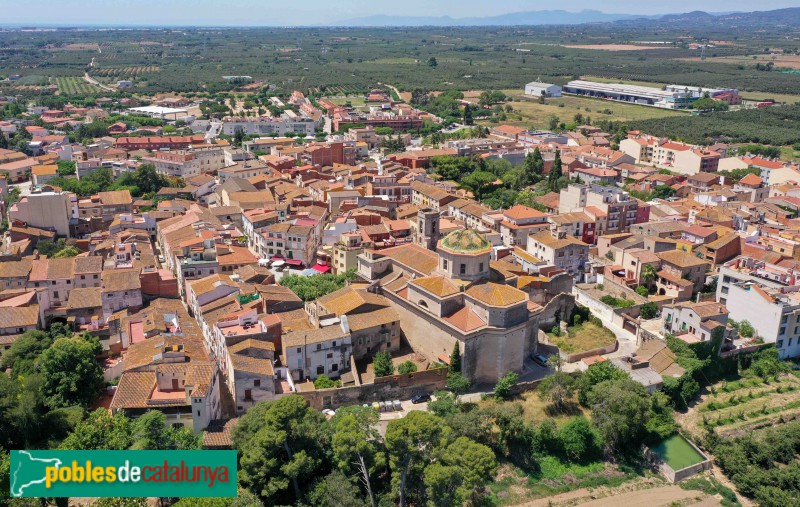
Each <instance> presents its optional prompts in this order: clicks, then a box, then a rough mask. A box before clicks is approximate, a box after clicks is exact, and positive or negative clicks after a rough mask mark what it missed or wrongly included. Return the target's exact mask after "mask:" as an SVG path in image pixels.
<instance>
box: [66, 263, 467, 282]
mask: <svg viewBox="0 0 800 507" xmlns="http://www.w3.org/2000/svg"><path fill="white" fill-rule="evenodd" d="M458 271H459V273H460V274H462V275H465V274H467V265H466V264H462V265H461V267H460V268H459V270H458ZM53 283H55V282H53Z"/></svg>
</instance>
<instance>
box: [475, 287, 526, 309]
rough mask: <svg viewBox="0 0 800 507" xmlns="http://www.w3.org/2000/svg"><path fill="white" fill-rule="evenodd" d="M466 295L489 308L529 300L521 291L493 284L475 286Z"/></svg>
mask: <svg viewBox="0 0 800 507" xmlns="http://www.w3.org/2000/svg"><path fill="white" fill-rule="evenodd" d="M466 294H467V295H468V296H470V297H472V298H475V299H477V300H478V301H481V302H483V303H485V304H487V305H489V306H511V305H515V304H518V303H522V302H524V301H526V300H527V299H528V296H527V294H525V293H524V292H522V291H521V290H519V289H515V288H514V287H511V286H510V285H503V284H499V283H492V282H487V283H482V284H478V285H473V286H472V287H470V288H469V289H467V292H466Z"/></svg>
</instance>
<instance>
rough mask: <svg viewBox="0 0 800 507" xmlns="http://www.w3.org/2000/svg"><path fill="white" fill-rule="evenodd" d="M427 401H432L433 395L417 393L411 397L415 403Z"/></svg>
mask: <svg viewBox="0 0 800 507" xmlns="http://www.w3.org/2000/svg"><path fill="white" fill-rule="evenodd" d="M426 401H431V395H430V394H428V393H417V394H415V395H414V396H412V397H411V403H413V404H414V405H416V404H418V403H425V402H426Z"/></svg>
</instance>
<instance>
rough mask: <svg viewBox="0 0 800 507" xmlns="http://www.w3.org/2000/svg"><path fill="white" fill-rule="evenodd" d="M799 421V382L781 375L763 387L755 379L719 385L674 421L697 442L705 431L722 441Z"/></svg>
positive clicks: (792, 376)
mask: <svg viewBox="0 0 800 507" xmlns="http://www.w3.org/2000/svg"><path fill="white" fill-rule="evenodd" d="M797 417H800V380H798V378H797V377H795V376H794V375H783V376H781V377H780V378H779V379H778V381H777V382H776V381H771V382H769V383H765V382H764V381H763V380H762V379H760V378H758V377H753V378H743V379H741V380H738V381H735V382H719V383H717V384H715V385H714V386H712V387H711V388H710V389H709V390H708V391H707V392H706V394H704V395H703V396H702V397H701V399H700V401H699V402H698V403H696V404H695V405H694V406H693V407H692V408H691V409H690V410H689V411H688V412H687V413H686V414H679V415H678V417H677V420H678V422H679V424H680V425H681V426H682V427H683V429H684V430H685V431H686V432H687V433H689V434H691V435H692V436H694V437H695V438H700V437H702V436H703V435H704V433H705V428H706V427H713V428H714V429H715V430H716V432H717V434H719V435H720V436H723V437H733V436H739V435H744V434H746V433H750V432H752V431H755V430H758V429H760V428H768V427H771V426H774V425H776V424H779V423H780V422H782V421H788V420H791V419H794V418H797Z"/></svg>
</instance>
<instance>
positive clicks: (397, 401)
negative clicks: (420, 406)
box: [392, 400, 403, 412]
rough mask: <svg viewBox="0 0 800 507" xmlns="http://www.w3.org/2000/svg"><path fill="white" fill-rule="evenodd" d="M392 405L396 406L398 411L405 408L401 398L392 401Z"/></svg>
mask: <svg viewBox="0 0 800 507" xmlns="http://www.w3.org/2000/svg"><path fill="white" fill-rule="evenodd" d="M392 407H394V409H395V410H397V411H398V412H399V411H401V410H403V405H401V404H400V400H394V401H393V402H392Z"/></svg>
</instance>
